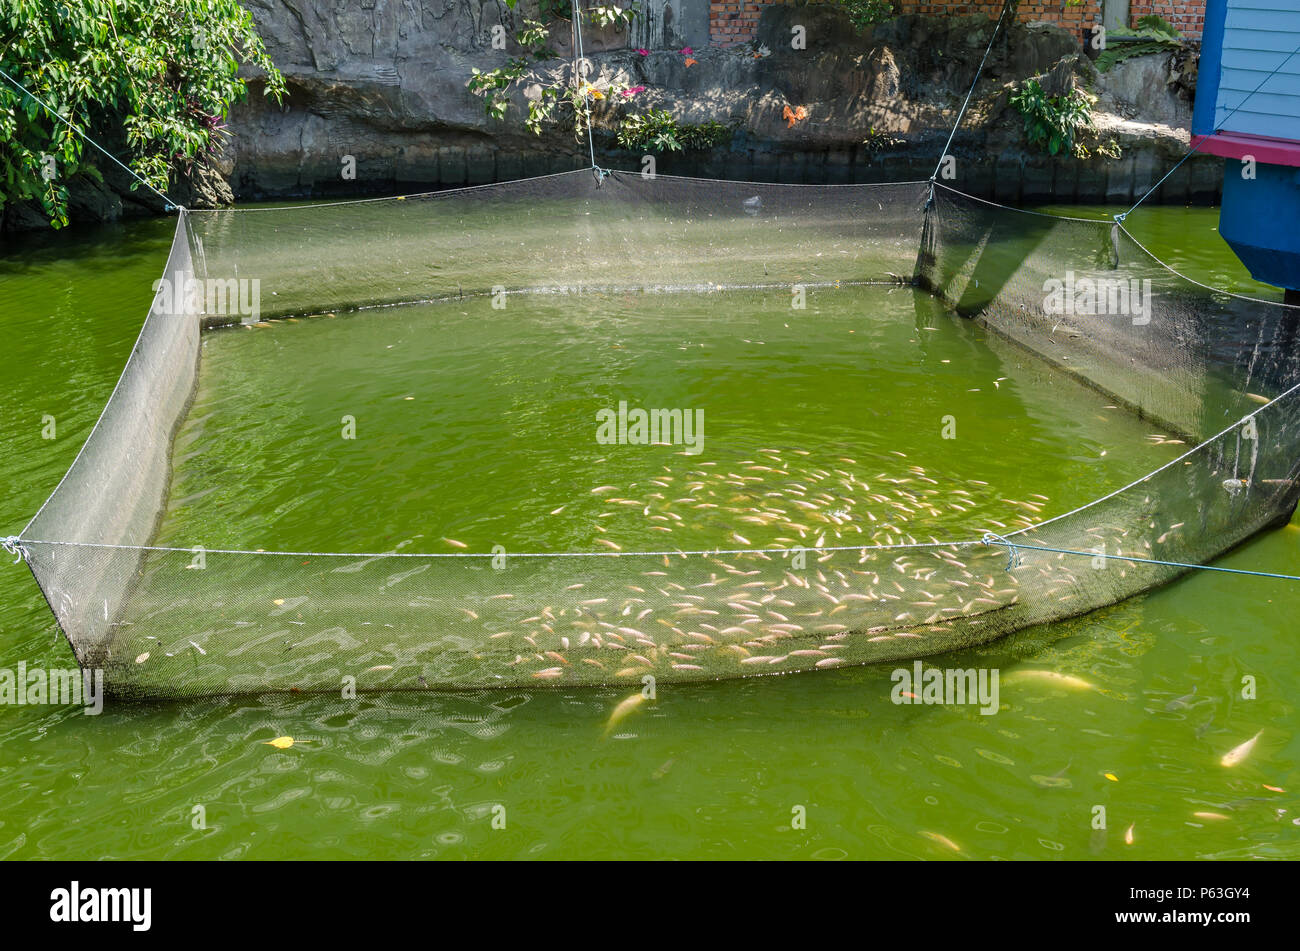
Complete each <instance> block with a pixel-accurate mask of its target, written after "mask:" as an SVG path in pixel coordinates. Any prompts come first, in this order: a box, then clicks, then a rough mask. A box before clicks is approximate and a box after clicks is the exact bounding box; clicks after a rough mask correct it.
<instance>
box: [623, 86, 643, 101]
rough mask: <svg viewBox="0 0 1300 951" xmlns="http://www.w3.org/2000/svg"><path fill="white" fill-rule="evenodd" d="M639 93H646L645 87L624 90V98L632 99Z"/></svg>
mask: <svg viewBox="0 0 1300 951" xmlns="http://www.w3.org/2000/svg"><path fill="white" fill-rule="evenodd" d="M639 92H645V87H644V86H629V87H628V88H627V89H624V90H623V98H624V99H631V98H632V97H633V96H635V95H636V94H637V93H639Z"/></svg>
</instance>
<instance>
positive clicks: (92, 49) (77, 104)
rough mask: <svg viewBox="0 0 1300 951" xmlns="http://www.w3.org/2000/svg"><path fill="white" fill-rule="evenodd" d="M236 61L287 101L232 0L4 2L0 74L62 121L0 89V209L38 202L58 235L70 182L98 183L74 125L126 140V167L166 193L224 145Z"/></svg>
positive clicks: (6, 86)
mask: <svg viewBox="0 0 1300 951" xmlns="http://www.w3.org/2000/svg"><path fill="white" fill-rule="evenodd" d="M241 62H243V63H248V64H251V65H253V66H255V67H257V68H259V69H261V70H263V71H264V72H265V74H266V78H265V92H266V94H267V95H271V96H274V97H276V98H277V99H278V98H279V97H280V96H281V95H282V94H283V92H284V79H283V78H282V77H281V76H280V73H279V71H278V70H276V68H275V65H274V64H273V63H272V62H271V59H270V57H269V56H268V55H267V53H266V50H265V48H264V47H263V45H262V40H261V37H259V36H258V33H257V29H256V27H255V26H254V24H253V18H252V15H251V14H250V13H249V12H248V11H247V10H245V9H244V8H243V7H241V6H240V5H239V4H238V3H237V2H236V0H163V2H159V0H80V2H76V3H70V2H60V0H0V69H3V70H4V72H5V73H7V74H8V75H10V76H12V77H13V78H14V79H15V80H16V81H17V82H19V83H21V84H22V85H24V86H26V87H27V88H28V89H30V90H31V91H32V92H33V93H34V94H35V95H36V96H38V97H40V99H42V100H43V101H44V102H45V103H47V104H49V106H51V107H52V108H53V109H55V110H57V111H58V114H59V115H60V116H61V117H62V118H63V120H65V121H62V122H61V121H59V120H58V119H56V118H54V117H53V116H51V115H50V114H49V113H48V112H47V111H46V109H45V108H44V107H43V106H41V105H40V104H39V103H37V102H36V101H35V100H33V99H32V98H31V97H30V96H27V95H26V94H24V93H22V92H20V91H19V90H18V89H16V88H14V87H13V86H12V85H11V84H10V83H8V82H7V81H5V80H4V79H0V206H3V205H4V204H5V203H6V202H12V201H26V200H36V201H39V202H40V204H41V207H42V208H43V209H44V211H45V213H46V215H48V217H49V219H50V223H51V224H52V225H53V226H54V227H56V228H58V227H62V226H63V225H66V224H67V223H68V212H67V204H68V189H67V185H66V183H67V181H68V179H69V178H71V177H72V176H74V175H76V174H79V173H80V174H84V175H87V176H89V177H91V178H95V179H102V176H101V174H100V171H99V169H98V167H97V163H98V162H100V161H101V157H100V156H99V154H98V153H97V152H95V151H93V150H91V151H89V152H86V151H85V147H84V143H83V141H82V139H81V138H80V137H79V136H78V135H77V134H76V133H75V132H73V131H72V128H71V127H72V126H75V127H76V128H78V129H81V130H83V131H84V132H85V133H86V134H87V135H90V136H92V137H95V138H99V137H101V136H104V137H107V138H108V139H109V140H110V142H111V141H112V140H113V139H116V138H117V137H118V134H123V133H124V137H125V140H126V142H125V144H126V151H127V154H126V155H125V156H123V161H124V163H125V164H127V165H128V166H129V167H130V168H131V169H132V170H133V171H134V172H135V173H136V174H137V175H139V176H140V177H141V178H143V179H144V180H145V181H146V182H148V183H149V184H150V185H151V186H153V187H154V188H156V189H158V190H159V191H166V189H167V187H168V180H169V178H170V177H171V175H172V174H173V173H175V172H178V171H185V170H188V169H189V167H190V166H191V165H192V163H193V162H195V161H196V160H198V159H200V158H202V157H203V156H204V155H206V154H208V153H211V152H214V151H215V150H216V147H217V146H218V145H219V143H220V141H221V139H222V138H223V136H225V135H226V132H225V128H224V126H223V125H222V121H223V120H224V119H225V118H226V115H227V112H228V110H229V107H230V105H231V104H232V103H234V102H237V101H239V100H241V99H243V97H244V96H245V95H246V93H247V89H246V83H245V81H244V80H243V79H240V78H239V77H238V75H237V73H238V70H239V67H240V63H241ZM119 130H120V133H119ZM135 187H136V185H134V184H133V185H132V188H135Z"/></svg>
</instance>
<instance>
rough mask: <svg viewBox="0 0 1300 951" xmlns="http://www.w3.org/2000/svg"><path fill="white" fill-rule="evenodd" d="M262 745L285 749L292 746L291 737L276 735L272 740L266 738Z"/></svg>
mask: <svg viewBox="0 0 1300 951" xmlns="http://www.w3.org/2000/svg"><path fill="white" fill-rule="evenodd" d="M264 745H266V746H274V747H275V748H276V749H277V750H287V749H288V748H289V747H291V746H293V737H291V736H277V737H276V738H275V739H274V740H267V741H266V743H265V744H264Z"/></svg>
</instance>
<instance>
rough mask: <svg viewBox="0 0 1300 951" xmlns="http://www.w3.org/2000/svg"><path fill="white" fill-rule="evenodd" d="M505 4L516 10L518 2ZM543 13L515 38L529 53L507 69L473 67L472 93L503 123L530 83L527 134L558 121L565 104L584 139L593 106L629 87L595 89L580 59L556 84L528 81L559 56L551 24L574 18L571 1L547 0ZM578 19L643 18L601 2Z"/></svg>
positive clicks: (601, 22)
mask: <svg viewBox="0 0 1300 951" xmlns="http://www.w3.org/2000/svg"><path fill="white" fill-rule="evenodd" d="M505 2H506V6H507V7H509V8H510V9H512V10H513V9H514V8H515V7H516V6H517V4H518V2H519V0H505ZM539 11H540V14H539V15H540V16H541V17H542V20H533V19H529V18H525V19H524V21H523V23H524V26H523V29H522V30H519V31H518V32H517V33H516V34H515V42H516V43H518V44H519V46H520V48H521V49H522V50H523V53H524V55H522V56H515V57H511V59H510V60H509V61H508V62H507V63H506V65H504V66H499V67H497V68H496V69H491V70H480V69H479V68H478V67H474V68H473V70H472V75H471V76H470V79H469V82H468V83H466V85H467V86H468V87H469V90H470V92H472V93H474V94H475V95H477V96H481V97H483V100H484V102H483V108H484V111H485V112H486V113H487V115H488V116H489V117H491V118H493V119H504V118H506V116H507V115H508V114H509V111H510V97H511V93H512V92H514V90H515V89H517V88H518V87H519V86H520V84H523V83H526V85H525V88H524V95H525V98H527V100H528V115H527V117H526V118H525V119H524V125H525V126H526V127H527V128H528V130H529V131H530V132H532V133H533V134H534V135H540V134H541V132H542V126H543V125H545V124H546V123H547V122H551V121H554V120H555V119H556V109H557V107H559V106H560V105H564V106H567V107H568V109H569V110H571V113H572V116H573V132H574V136H575V137H576V138H579V139H580V138H582V137H583V136H584V135H585V134H586V132H587V130H588V129H589V128H590V126H591V122H592V103H593V102H598V101H600V100H602V99H605V98H607V97H610V96H613V95H617V94H626V93H627V91H628V87H627V86H626V85H624V84H621V83H614V82H610V83H605V84H604V85H593V84H592V83H589V82H587V80H586V78H585V76H583V75H581V74H580V71H579V69H578V66H577V63H576V61H575V64H574V67H575V68H574V69H573V70H572V71H571V72H570V74H569V75H568V76H567V77H565V78H561V79H557V80H554V81H552V82H536V81H532V82H528V81H527V80H528V79H529V75H530V69H531V67H532V66H534V65H535V64H536V63H538V62H541V61H544V60H549V59H554V58H555V56H556V53H555V50H553V49H551V47H550V33H549V32H548V30H547V24H548V23H552V22H558V21H562V20H571V18H572V16H573V15H574V7H573V4H572V2H571V0H542V3H541V4H540V6H539ZM578 15H579V16H581V17H582V20H583V21H584V22H587V23H591V24H592V25H594V26H601V27H605V26H613V25H615V24H618V23H623V24H630V23H631V22H632V21H633V20H634V19H636V17H637V16H638V7H637V6H636V4H632V5H631V6H628V7H626V8H624V7H619V6H616V5H614V4H597V5H593V6H590V7H588V8H586V9H579V11H578ZM575 55H576V52H575Z"/></svg>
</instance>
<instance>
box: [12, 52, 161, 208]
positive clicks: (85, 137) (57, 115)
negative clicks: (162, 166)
mask: <svg viewBox="0 0 1300 951" xmlns="http://www.w3.org/2000/svg"><path fill="white" fill-rule="evenodd" d="M0 77H3V78H4V79H6V80H8V82H9V84H10V85H12V86H13V87H14V88H15V89H17V90H18V91H19V92H21V93H23V94H24V95H26V96H28V97H30V98H31V100H32V101H33V102H35V103H36V104H37V105H39V106H40V107H41V108H42V109H44V110H45V111H46V112H48V113H49V114H50V115H51V116H53V117H54V118H55V119H58V120H59V121H60V122H62V123H63V124H64V125H66V126H67V127H68V128H69V129H70V130H72V131H73V132H75V133H76V134H77V135H78V136H79V137H81V139H82V140H84V141H86V142H89V143H90V144H91V145H93V146H94V147H95V148H97V149H98V150H99V151H100V152H102V153H104V156H105V157H106V158H108V160H109V161H111V162H112V163H113V164H114V165H116V166H117V167H118V168H120V169H121V170H122V171H124V172H126V173H127V174H128V175H130V176H131V177H132V178H134V179H135V180H136V181H137V182H139V183H140V184H141V185H143V186H144V187H145V188H147V189H149V191H151V192H153V193H154V194H155V195H157V196H158V197H159V198H161V199H162V200H163V211H184V210H185V206H184V205H182V204H180V203H179V202H175V201H172V200H171V198H169V197H168V196H167V195H165V194H163V193H162V192H160V191H159V190H158V189H156V188H154V187H153V186H152V185H150V184H149V183H148V182H147V181H145V180H144V179H143V178H141V177H140V175H138V174H137V173H136V172H135V170H134V169H132V168H130V167H128V166H127V165H125V164H124V163H123V162H122V161H121V160H120V159H119V158H118V157H117V156H116V155H114V154H113V153H111V152H110V151H108V149H106V148H104V147H103V146H102V145H100V144H99V143H98V142H96V141H95V140H94V139H92V138H91V137H90V136H88V135H86V133H84V132H82V131H81V130H80V129H79V128H77V127H76V126H75V125H73V124H72V123H71V122H70V121H69V120H68V119H67V118H66V117H65V116H64V115H63V114H62V113H61V112H59V111H58V110H57V109H55V108H54V107H53V106H51V105H50V104H49V103H48V102H46V101H45V100H44V99H42V98H41V97H40V96H38V95H36V93H34V92H32V91H31V90H30V89H28V88H27V87H26V86H24V85H23V84H22V83H20V82H19V81H18V80H16V79H14V78H13V77H12V76H10V75H9V74H8V73H6V72H5V71H4V70H3V69H0Z"/></svg>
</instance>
